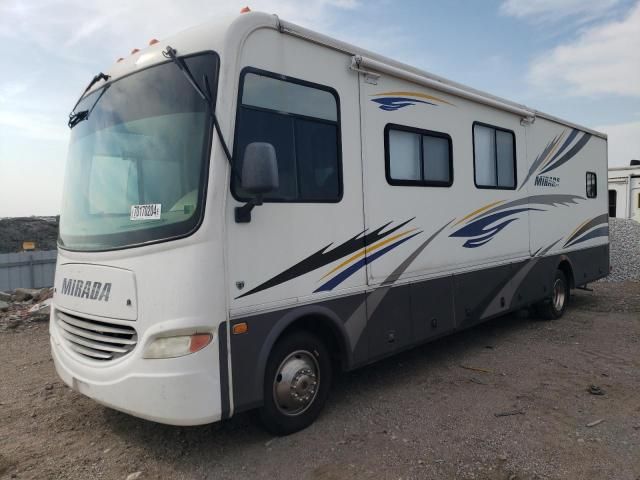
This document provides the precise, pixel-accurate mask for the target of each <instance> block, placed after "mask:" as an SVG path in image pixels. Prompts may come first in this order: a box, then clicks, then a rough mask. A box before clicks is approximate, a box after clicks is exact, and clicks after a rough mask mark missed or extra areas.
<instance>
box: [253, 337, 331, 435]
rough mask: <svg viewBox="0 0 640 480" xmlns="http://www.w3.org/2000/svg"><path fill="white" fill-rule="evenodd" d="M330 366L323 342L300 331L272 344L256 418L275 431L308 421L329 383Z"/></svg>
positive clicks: (326, 393) (299, 427)
mask: <svg viewBox="0 0 640 480" xmlns="http://www.w3.org/2000/svg"><path fill="white" fill-rule="evenodd" d="M331 378H332V368H331V359H330V357H329V352H328V350H327V347H326V346H325V344H324V342H322V340H320V339H319V338H318V337H316V336H315V335H313V334H311V333H308V332H304V331H300V332H294V333H291V334H289V335H287V336H285V337H283V338H282V339H280V340H279V341H278V342H277V343H276V345H275V346H274V348H273V350H272V352H271V355H270V356H269V360H268V362H267V368H266V371H265V376H264V391H263V395H264V397H263V398H264V404H263V406H262V408H261V409H260V411H259V413H260V420H261V421H262V424H263V425H264V427H265V428H266V429H267V430H268V431H269V432H271V433H273V434H275V435H288V434H290V433H294V432H297V431H299V430H302V429H304V428H306V427H308V426H309V425H311V424H312V423H313V422H314V420H315V419H316V418H317V417H318V415H319V414H320V411H321V410H322V407H323V406H324V404H325V402H326V400H327V397H328V396H329V390H330V387H331Z"/></svg>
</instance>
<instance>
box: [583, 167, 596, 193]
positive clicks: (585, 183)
mask: <svg viewBox="0 0 640 480" xmlns="http://www.w3.org/2000/svg"><path fill="white" fill-rule="evenodd" d="M589 175H593V190H594V194H593V195H589ZM584 188H585V195H586V196H587V198H598V175H597V174H596V172H590V171H587V172H586V173H585V182H584Z"/></svg>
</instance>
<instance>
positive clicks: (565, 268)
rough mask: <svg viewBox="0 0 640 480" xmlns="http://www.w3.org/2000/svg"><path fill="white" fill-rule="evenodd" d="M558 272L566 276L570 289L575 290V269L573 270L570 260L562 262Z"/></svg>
mask: <svg viewBox="0 0 640 480" xmlns="http://www.w3.org/2000/svg"><path fill="white" fill-rule="evenodd" d="M558 270H560V271H561V272H562V273H564V276H565V277H567V280H568V281H569V288H575V279H574V278H573V269H572V268H571V264H570V263H569V261H568V260H562V261H561V262H560V264H559V265H558Z"/></svg>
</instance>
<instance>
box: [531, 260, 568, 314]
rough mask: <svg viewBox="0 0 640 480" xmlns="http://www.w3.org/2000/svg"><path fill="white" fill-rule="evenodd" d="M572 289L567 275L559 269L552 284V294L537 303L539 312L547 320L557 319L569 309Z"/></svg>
mask: <svg viewBox="0 0 640 480" xmlns="http://www.w3.org/2000/svg"><path fill="white" fill-rule="evenodd" d="M570 295H571V289H570V287H569V281H568V279H567V276H566V275H565V274H564V272H563V271H562V270H557V271H556V275H555V277H554V279H553V284H552V286H551V295H550V296H549V297H548V298H546V299H545V300H543V301H542V302H540V303H539V304H538V305H537V310H538V313H540V315H541V316H542V317H543V318H544V319H545V320H556V319H558V318H560V317H562V315H564V312H565V311H566V310H567V306H568V305H569V297H570Z"/></svg>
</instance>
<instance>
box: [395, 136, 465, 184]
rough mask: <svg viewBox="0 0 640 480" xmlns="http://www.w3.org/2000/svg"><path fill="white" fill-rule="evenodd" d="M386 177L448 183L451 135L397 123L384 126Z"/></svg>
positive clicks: (400, 181)
mask: <svg viewBox="0 0 640 480" xmlns="http://www.w3.org/2000/svg"><path fill="white" fill-rule="evenodd" d="M385 132H386V134H385V144H386V163H387V165H386V169H387V180H388V182H389V183H390V184H391V185H423V186H449V185H451V183H452V181H453V172H452V169H453V163H452V156H451V138H450V137H449V136H448V135H446V134H444V133H439V132H431V131H428V130H418V129H414V128H410V127H402V126H399V125H388V126H387V128H386V129H385Z"/></svg>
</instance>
